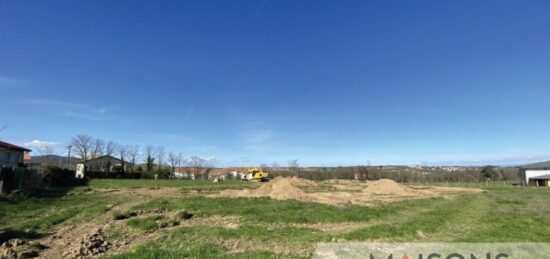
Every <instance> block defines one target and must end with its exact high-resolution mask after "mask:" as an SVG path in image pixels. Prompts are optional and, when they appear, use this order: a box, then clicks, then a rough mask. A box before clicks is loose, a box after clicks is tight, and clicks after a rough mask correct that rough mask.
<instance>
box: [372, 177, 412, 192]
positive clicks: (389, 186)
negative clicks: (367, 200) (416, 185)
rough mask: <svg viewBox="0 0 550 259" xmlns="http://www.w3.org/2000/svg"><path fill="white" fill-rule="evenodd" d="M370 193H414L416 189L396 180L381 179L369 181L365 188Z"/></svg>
mask: <svg viewBox="0 0 550 259" xmlns="http://www.w3.org/2000/svg"><path fill="white" fill-rule="evenodd" d="M363 192H364V193H368V194H413V193H415V191H414V190H413V189H411V188H409V187H407V186H405V185H402V184H399V183H397V182H396V181H394V180H390V179H380V180H378V181H369V182H367V184H366V187H365V188H364V189H363Z"/></svg>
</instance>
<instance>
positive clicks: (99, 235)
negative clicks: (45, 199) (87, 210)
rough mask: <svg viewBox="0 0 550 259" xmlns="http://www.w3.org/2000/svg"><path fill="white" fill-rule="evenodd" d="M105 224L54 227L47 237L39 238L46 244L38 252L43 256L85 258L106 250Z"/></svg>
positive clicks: (107, 246)
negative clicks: (44, 247)
mask: <svg viewBox="0 0 550 259" xmlns="http://www.w3.org/2000/svg"><path fill="white" fill-rule="evenodd" d="M104 227H105V226H102V225H99V224H95V223H88V224H79V225H76V224H74V225H68V226H62V227H58V228H56V229H54V233H53V234H51V235H50V236H49V237H44V238H42V239H41V240H40V242H41V243H43V244H45V245H46V246H48V249H45V250H44V251H43V252H42V253H40V256H41V257H44V258H77V257H78V258H87V257H89V256H92V255H94V254H95V255H97V254H101V253H104V252H106V251H107V249H108V248H109V245H108V244H105V245H104V244H103V242H104V241H105V239H104V236H103V229H104Z"/></svg>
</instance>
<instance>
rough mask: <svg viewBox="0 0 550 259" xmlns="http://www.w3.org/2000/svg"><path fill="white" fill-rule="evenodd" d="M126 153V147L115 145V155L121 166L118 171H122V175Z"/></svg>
mask: <svg viewBox="0 0 550 259" xmlns="http://www.w3.org/2000/svg"><path fill="white" fill-rule="evenodd" d="M127 152H128V147H127V146H126V145H122V144H118V145H117V153H118V155H119V157H120V160H121V166H122V167H121V168H120V169H121V170H122V172H123V173H124V171H125V161H126V155H127Z"/></svg>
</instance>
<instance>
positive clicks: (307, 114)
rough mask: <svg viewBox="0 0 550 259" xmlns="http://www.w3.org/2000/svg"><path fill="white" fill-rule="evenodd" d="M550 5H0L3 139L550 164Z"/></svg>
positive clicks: (323, 158)
mask: <svg viewBox="0 0 550 259" xmlns="http://www.w3.org/2000/svg"><path fill="white" fill-rule="evenodd" d="M549 12H550V2H549V1H320V0H315V1H313V0H309V1H307V0H303V1H294V0H292V1H290V0H289V1H282V0H277V1H271V0H258V1H161V2H158V1H47V2H37V1H0V96H1V97H2V102H0V110H1V111H2V112H1V114H0V124H2V125H4V124H7V125H8V127H7V128H6V129H5V130H4V131H2V132H0V138H1V139H2V140H4V141H9V142H13V143H18V144H22V145H23V144H25V143H27V144H28V145H29V146H36V144H37V143H38V144H40V143H42V144H48V143H49V142H53V143H57V151H58V152H59V153H64V152H65V151H64V150H63V148H62V146H63V145H65V144H66V143H67V142H68V141H69V140H70V138H71V137H72V136H74V135H76V134H87V135H91V136H94V137H99V138H102V139H106V140H114V141H117V142H120V143H124V144H141V145H142V146H144V145H146V144H153V145H161V146H164V147H165V148H166V149H167V150H171V151H174V152H181V153H182V154H183V155H184V156H191V155H198V156H202V157H207V158H212V159H215V161H217V164H218V165H237V164H242V165H248V164H259V163H264V162H265V163H272V162H278V163H280V164H285V163H286V162H287V161H288V160H290V159H295V158H296V159H299V161H300V162H301V164H303V165H351V164H367V163H370V164H386V163H393V164H416V163H426V164H476V163H501V164H506V163H521V162H525V161H535V160H544V159H546V160H548V159H550V145H549V144H550V138H549V136H550V135H549V133H550V119H548V118H550V105H549V104H550V101H549V96H550V30H549V29H548V28H550V15H548V13H549ZM33 140H36V141H35V142H34V143H35V145H32V143H31V144H29V142H31V141H33Z"/></svg>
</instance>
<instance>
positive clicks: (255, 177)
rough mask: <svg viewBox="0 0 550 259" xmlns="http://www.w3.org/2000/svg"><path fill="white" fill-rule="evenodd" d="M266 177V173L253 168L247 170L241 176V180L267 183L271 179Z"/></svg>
mask: <svg viewBox="0 0 550 259" xmlns="http://www.w3.org/2000/svg"><path fill="white" fill-rule="evenodd" d="M268 175H269V174H268V173H265V172H264V171H262V170H261V169H258V168H256V167H254V168H249V169H247V170H246V173H245V174H243V175H241V180H242V181H249V182H256V181H260V182H269V181H271V178H269V177H268Z"/></svg>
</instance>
